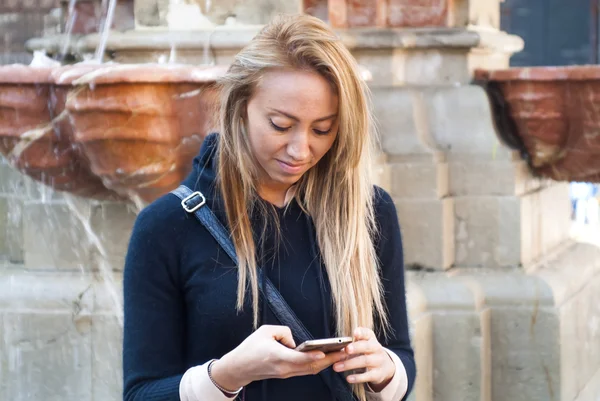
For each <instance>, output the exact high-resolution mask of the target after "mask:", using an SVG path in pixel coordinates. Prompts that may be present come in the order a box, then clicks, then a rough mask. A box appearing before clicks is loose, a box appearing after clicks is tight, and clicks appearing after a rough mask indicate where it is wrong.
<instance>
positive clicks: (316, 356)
mask: <svg viewBox="0 0 600 401" xmlns="http://www.w3.org/2000/svg"><path fill="white" fill-rule="evenodd" d="M278 356H279V358H280V359H281V360H282V361H284V362H288V363H291V364H295V365H300V366H301V367H302V366H304V365H309V364H311V363H313V362H314V361H320V360H323V359H325V358H326V355H325V354H324V353H323V352H321V351H308V352H300V351H296V350H293V349H290V348H284V347H282V350H281V351H280V353H279V355H278Z"/></svg>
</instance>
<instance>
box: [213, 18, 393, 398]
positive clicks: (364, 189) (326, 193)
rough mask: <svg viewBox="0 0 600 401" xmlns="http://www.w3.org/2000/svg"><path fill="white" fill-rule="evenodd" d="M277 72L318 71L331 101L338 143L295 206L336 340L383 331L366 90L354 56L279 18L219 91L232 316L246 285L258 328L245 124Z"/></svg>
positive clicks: (304, 184)
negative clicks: (261, 86)
mask: <svg viewBox="0 0 600 401" xmlns="http://www.w3.org/2000/svg"><path fill="white" fill-rule="evenodd" d="M274 68H292V69H303V70H312V71H315V72H317V73H319V74H321V75H322V76H323V77H324V78H325V79H326V80H327V81H328V82H330V84H331V85H332V87H333V88H334V89H335V91H336V93H337V96H338V102H339V103H338V108H339V110H338V121H339V131H338V135H337V138H336V139H335V141H334V143H333V145H332V147H331V149H330V150H329V152H328V153H327V154H326V155H325V156H324V157H323V158H322V159H321V161H320V162H319V163H318V164H317V165H316V166H314V167H313V168H311V169H310V170H309V171H308V172H307V173H306V174H305V175H304V176H303V177H302V178H301V179H300V181H299V182H298V185H297V191H296V195H295V197H296V200H297V201H298V203H299V204H300V205H301V206H302V207H303V208H304V210H305V211H306V212H307V213H308V214H309V215H310V216H311V217H312V219H313V221H314V224H315V227H316V233H317V241H318V245H319V249H320V252H321V255H322V258H323V262H324V264H325V267H326V269H327V274H328V276H329V280H330V284H331V291H332V297H333V302H334V310H335V316H336V322H337V332H338V335H351V334H352V332H353V329H354V328H355V327H358V326H362V327H369V328H373V327H374V323H375V319H379V321H380V323H381V326H380V327H382V328H383V329H384V330H385V328H387V326H388V322H387V314H386V310H385V304H384V302H383V289H382V283H381V279H380V275H379V271H378V260H377V255H376V252H375V248H374V241H373V240H374V238H375V235H376V233H377V227H376V222H375V218H374V210H373V201H374V199H373V197H374V187H373V181H372V175H371V168H372V165H373V159H374V154H375V149H376V148H375V145H376V143H377V142H376V140H377V138H376V136H375V130H374V124H373V121H372V114H371V102H370V97H369V90H368V88H367V86H366V84H365V83H364V81H363V80H362V79H361V77H360V73H359V69H358V66H357V64H356V62H355V60H354V58H353V57H352V55H351V53H350V52H349V51H348V50H347V49H346V47H345V46H344V45H343V44H342V43H341V41H340V40H339V39H338V38H337V37H336V36H335V34H334V33H333V32H332V30H331V29H330V28H329V26H328V25H327V24H325V23H324V22H322V21H321V20H319V19H317V18H314V17H311V16H308V15H294V16H279V17H277V18H276V19H275V20H273V21H272V22H271V23H270V24H269V25H267V26H265V27H264V28H263V29H262V30H261V32H260V33H259V34H258V35H257V36H256V37H255V38H254V39H253V40H252V41H251V42H250V43H249V44H248V45H247V46H246V47H245V48H244V49H243V50H242V51H240V52H239V53H238V54H237V56H236V57H235V60H234V62H233V64H232V65H231V66H230V68H229V70H228V72H227V74H226V75H225V77H223V79H222V80H221V82H220V84H221V90H222V101H221V133H220V140H219V148H218V163H219V167H218V170H219V171H218V176H219V179H220V182H219V185H220V189H221V193H222V196H223V200H224V204H225V211H226V215H227V220H228V223H229V227H230V230H231V235H232V240H233V243H234V245H235V249H236V252H237V255H238V261H239V271H238V276H239V284H238V292H237V294H238V299H237V308H238V310H241V309H242V307H243V304H244V294H245V291H246V289H247V286H248V285H249V287H250V289H251V294H252V301H253V302H252V305H253V311H254V325H255V326H256V325H257V324H258V282H257V271H256V269H257V265H256V244H255V243H254V240H253V234H252V228H251V223H250V217H249V210H253V208H254V203H255V202H254V200H255V199H256V196H257V179H256V177H257V174H256V171H257V170H256V165H255V162H254V158H253V156H252V153H251V151H250V148H249V145H248V139H247V137H246V126H245V124H246V123H247V118H246V117H247V116H246V113H247V106H248V102H249V100H250V98H251V97H252V95H253V91H254V88H255V87H256V85H257V83H258V81H259V80H260V78H261V77H262V75H263V74H264V73H265V72H266V71H268V70H269V69H274ZM263 235H264V233H263ZM358 391H359V392H360V393H362V390H358ZM361 398H363V397H361Z"/></svg>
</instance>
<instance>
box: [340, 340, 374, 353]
mask: <svg viewBox="0 0 600 401" xmlns="http://www.w3.org/2000/svg"><path fill="white" fill-rule="evenodd" d="M380 350H381V345H380V344H379V342H377V340H373V339H371V340H368V341H365V340H361V341H355V342H353V343H352V344H350V345H348V346H347V347H346V353H347V354H348V355H358V354H374V353H376V352H379V351H380Z"/></svg>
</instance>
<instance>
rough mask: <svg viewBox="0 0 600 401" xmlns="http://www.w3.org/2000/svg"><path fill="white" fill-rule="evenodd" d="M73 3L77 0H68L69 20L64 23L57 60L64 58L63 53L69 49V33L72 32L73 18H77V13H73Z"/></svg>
mask: <svg viewBox="0 0 600 401" xmlns="http://www.w3.org/2000/svg"><path fill="white" fill-rule="evenodd" d="M75 3H77V0H69V8H68V10H69V11H68V12H69V20H68V21H67V23H66V25H65V36H64V43H63V46H62V49H61V51H60V53H59V55H58V59H59V60H64V58H65V55H66V54H67V51H68V50H69V45H70V44H71V33H72V32H73V25H75V19H76V18H77V14H75Z"/></svg>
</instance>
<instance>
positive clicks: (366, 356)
mask: <svg viewBox="0 0 600 401" xmlns="http://www.w3.org/2000/svg"><path fill="white" fill-rule="evenodd" d="M345 352H346V354H347V359H346V360H344V361H341V362H337V363H336V364H335V365H333V369H334V370H335V371H336V372H346V371H348V370H355V369H362V370H365V371H364V373H357V374H352V375H350V376H348V377H347V378H346V380H348V382H349V383H368V384H369V386H370V387H371V389H372V390H373V391H376V392H379V391H381V390H383V389H384V388H385V386H387V384H388V383H389V382H390V381H391V380H392V378H393V377H394V373H396V365H395V364H394V361H393V360H392V358H390V356H389V355H388V353H387V352H386V350H385V349H384V348H383V347H382V346H381V344H379V341H377V337H376V336H375V333H373V330H371V329H367V328H364V327H359V328H357V329H356V330H354V342H353V343H352V344H350V345H348V346H347V347H346V348H345Z"/></svg>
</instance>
